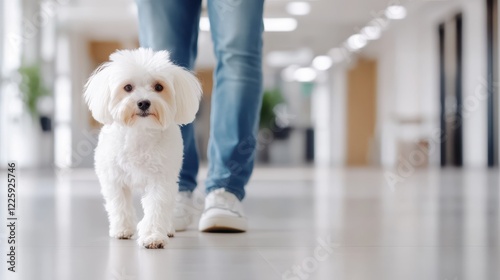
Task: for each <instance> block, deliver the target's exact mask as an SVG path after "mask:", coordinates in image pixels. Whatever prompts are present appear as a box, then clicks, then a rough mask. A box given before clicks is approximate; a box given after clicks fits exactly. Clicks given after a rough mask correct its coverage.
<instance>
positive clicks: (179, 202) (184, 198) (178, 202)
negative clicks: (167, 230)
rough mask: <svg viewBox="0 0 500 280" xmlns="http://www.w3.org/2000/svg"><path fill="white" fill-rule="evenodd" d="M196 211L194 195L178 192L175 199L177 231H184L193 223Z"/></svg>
mask: <svg viewBox="0 0 500 280" xmlns="http://www.w3.org/2000/svg"><path fill="white" fill-rule="evenodd" d="M194 213H195V209H194V207H193V193H192V192H188V191H184V192H178V193H177V196H176V197H175V208H174V227H175V231H184V230H186V229H187V227H188V226H189V225H190V224H191V223H192V222H193V216H194Z"/></svg>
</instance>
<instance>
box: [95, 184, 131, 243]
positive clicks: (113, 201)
mask: <svg viewBox="0 0 500 280" xmlns="http://www.w3.org/2000/svg"><path fill="white" fill-rule="evenodd" d="M101 192H102V194H103V196H104V199H105V200H106V204H105V207H106V211H107V212H108V218H109V236H111V237H114V238H118V239H129V238H131V237H132V236H133V235H134V232H135V224H136V214H135V209H134V205H133V203H132V191H131V190H130V188H129V187H128V186H126V185H111V184H110V185H103V186H102V189H101Z"/></svg>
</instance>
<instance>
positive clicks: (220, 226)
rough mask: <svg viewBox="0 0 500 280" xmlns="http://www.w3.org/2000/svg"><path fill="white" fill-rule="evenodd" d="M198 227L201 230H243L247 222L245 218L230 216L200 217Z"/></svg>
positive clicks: (245, 229)
mask: <svg viewBox="0 0 500 280" xmlns="http://www.w3.org/2000/svg"><path fill="white" fill-rule="evenodd" d="M198 229H199V230H200V231H202V232H234V233H236V232H245V231H247V222H246V220H245V219H241V218H232V217H224V218H219V217H214V218H206V219H203V218H202V219H201V220H200V224H199V227H198Z"/></svg>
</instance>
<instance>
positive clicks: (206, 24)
mask: <svg viewBox="0 0 500 280" xmlns="http://www.w3.org/2000/svg"><path fill="white" fill-rule="evenodd" d="M264 29H265V31H267V32H289V31H294V30H295V29H297V20H296V19H294V18H264ZM200 30H201V31H210V20H209V19H208V17H201V18H200Z"/></svg>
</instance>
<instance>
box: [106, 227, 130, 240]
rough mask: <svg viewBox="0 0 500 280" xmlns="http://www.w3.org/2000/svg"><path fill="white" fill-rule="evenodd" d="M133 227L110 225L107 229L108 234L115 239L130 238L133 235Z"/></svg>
mask: <svg viewBox="0 0 500 280" xmlns="http://www.w3.org/2000/svg"><path fill="white" fill-rule="evenodd" d="M134 232H135V229H134V228H133V227H111V228H110V229H109V236H111V237H113V238H116V239H130V238H132V236H133V235H134Z"/></svg>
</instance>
